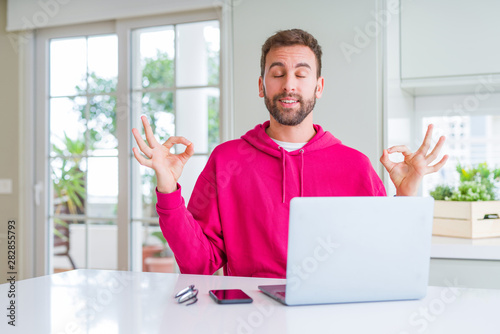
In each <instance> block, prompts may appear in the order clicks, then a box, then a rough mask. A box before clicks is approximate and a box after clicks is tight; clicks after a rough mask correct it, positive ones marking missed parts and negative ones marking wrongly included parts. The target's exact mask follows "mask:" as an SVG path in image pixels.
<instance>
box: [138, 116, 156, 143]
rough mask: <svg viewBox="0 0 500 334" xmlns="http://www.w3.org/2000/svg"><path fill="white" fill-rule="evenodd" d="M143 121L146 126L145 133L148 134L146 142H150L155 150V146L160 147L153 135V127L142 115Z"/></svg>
mask: <svg viewBox="0 0 500 334" xmlns="http://www.w3.org/2000/svg"><path fill="white" fill-rule="evenodd" d="M141 120H142V125H143V126H144V133H145V134H146V140H147V141H148V144H149V146H150V147H151V148H154V147H155V146H158V145H160V144H159V143H158V141H157V140H156V138H155V136H154V134H153V129H152V128H151V125H149V122H148V118H147V117H146V116H144V115H142V116H141Z"/></svg>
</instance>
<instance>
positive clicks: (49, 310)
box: [0, 269, 500, 334]
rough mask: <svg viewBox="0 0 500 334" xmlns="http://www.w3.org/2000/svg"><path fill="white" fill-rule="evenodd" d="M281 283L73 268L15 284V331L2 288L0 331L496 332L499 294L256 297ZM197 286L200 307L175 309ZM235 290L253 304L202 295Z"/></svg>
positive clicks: (436, 290)
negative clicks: (263, 287) (319, 299)
mask: <svg viewBox="0 0 500 334" xmlns="http://www.w3.org/2000/svg"><path fill="white" fill-rule="evenodd" d="M283 282H284V280H275V279H261V278H241V277H220V276H198V275H178V274H158V273H134V272H125V271H106V270H84V269H81V270H74V271H70V272H65V273H60V274H54V275H49V276H44V277H39V278H34V279H28V280H24V281H20V282H17V285H16V294H17V296H18V298H17V300H16V327H11V326H9V325H8V324H7V321H8V320H9V319H8V318H7V317H6V314H7V310H6V307H7V303H8V298H7V292H8V290H9V287H10V286H9V284H2V285H0V303H1V307H0V309H1V310H2V311H1V313H2V314H1V316H0V319H1V320H0V333H2V334H4V333H5V334H7V333H23V334H24V333H99V334H100V333H105V334H110V333H121V334H127V333H134V334H138V333H217V334H224V333H245V334H250V333H272V334H277V333H301V334H302V333H384V334H391V333H394V334H403V333H453V334H456V333H467V334H469V333H482V334H484V333H500V317H499V312H500V290H482V289H465V288H449V287H446V288H440V287H429V289H428V293H427V297H426V298H425V299H422V300H417V301H399V302H377V303H356V304H333V305H315V306H295V307H287V306H283V305H281V304H279V303H278V302H275V301H274V300H272V299H270V298H268V297H267V296H265V295H263V294H262V293H261V292H259V291H258V289H257V286H258V285H260V284H280V283H283ZM190 284H195V285H196V287H197V288H198V289H199V291H200V293H199V295H198V298H199V301H198V302H197V303H196V304H194V305H191V306H185V305H179V304H177V302H176V301H175V299H174V298H173V295H174V294H175V292H177V291H178V290H181V289H182V288H184V287H186V286H188V285H190ZM221 288H241V289H242V290H243V291H245V292H246V293H247V294H249V295H250V296H251V297H252V298H253V299H254V302H253V303H252V304H238V305H218V304H216V303H214V302H213V301H212V300H211V299H210V297H209V296H208V290H210V289H221Z"/></svg>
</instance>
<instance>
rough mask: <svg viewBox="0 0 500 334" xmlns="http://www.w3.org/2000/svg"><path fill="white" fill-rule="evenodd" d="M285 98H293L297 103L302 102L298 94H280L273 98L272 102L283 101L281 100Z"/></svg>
mask: <svg viewBox="0 0 500 334" xmlns="http://www.w3.org/2000/svg"><path fill="white" fill-rule="evenodd" d="M286 97H293V98H295V99H297V100H298V101H302V96H301V95H299V94H293V93H291V94H290V93H282V94H279V95H276V96H274V98H273V102H276V101H278V100H279V99H283V98H286Z"/></svg>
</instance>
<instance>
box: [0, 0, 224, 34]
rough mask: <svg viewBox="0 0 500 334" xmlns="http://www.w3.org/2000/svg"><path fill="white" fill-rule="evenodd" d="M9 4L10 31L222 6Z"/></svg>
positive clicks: (68, 1) (112, 0)
mask: <svg viewBox="0 0 500 334" xmlns="http://www.w3.org/2000/svg"><path fill="white" fill-rule="evenodd" d="M7 2H8V8H7V9H8V12H7V31H18V30H30V29H37V28H47V27H54V26H61V25H71V24H78V23H89V22H99V21H108V20H116V19H124V18H129V17H138V16H146V15H155V14H161V13H173V12H179V11H186V10H195V9H201V8H211V7H216V6H220V5H221V4H222V0H215V1H214V0H141V1H138V0H106V1H102V0H7ZM4 26H5V25H4Z"/></svg>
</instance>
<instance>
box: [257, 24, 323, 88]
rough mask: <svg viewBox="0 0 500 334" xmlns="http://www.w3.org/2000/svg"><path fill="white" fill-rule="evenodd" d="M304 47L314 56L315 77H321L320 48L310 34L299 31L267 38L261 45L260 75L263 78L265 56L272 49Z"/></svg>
mask: <svg viewBox="0 0 500 334" xmlns="http://www.w3.org/2000/svg"><path fill="white" fill-rule="evenodd" d="M292 45H304V46H307V47H309V48H310V49H311V51H312V52H313V53H314V55H315V56H316V65H317V71H316V76H317V77H318V78H319V77H320V76H321V55H322V53H323V52H322V51H321V46H320V45H319V44H318V41H317V40H316V38H314V36H313V35H311V34H310V33H308V32H306V31H304V30H301V29H289V30H280V31H278V32H277V33H276V34H274V35H272V36H271V37H269V38H268V39H267V40H266V42H265V43H264V45H262V56H261V57H260V75H261V76H262V77H264V71H265V67H266V56H267V54H268V53H269V51H270V50H271V49H272V48H274V47H280V46H292Z"/></svg>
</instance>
